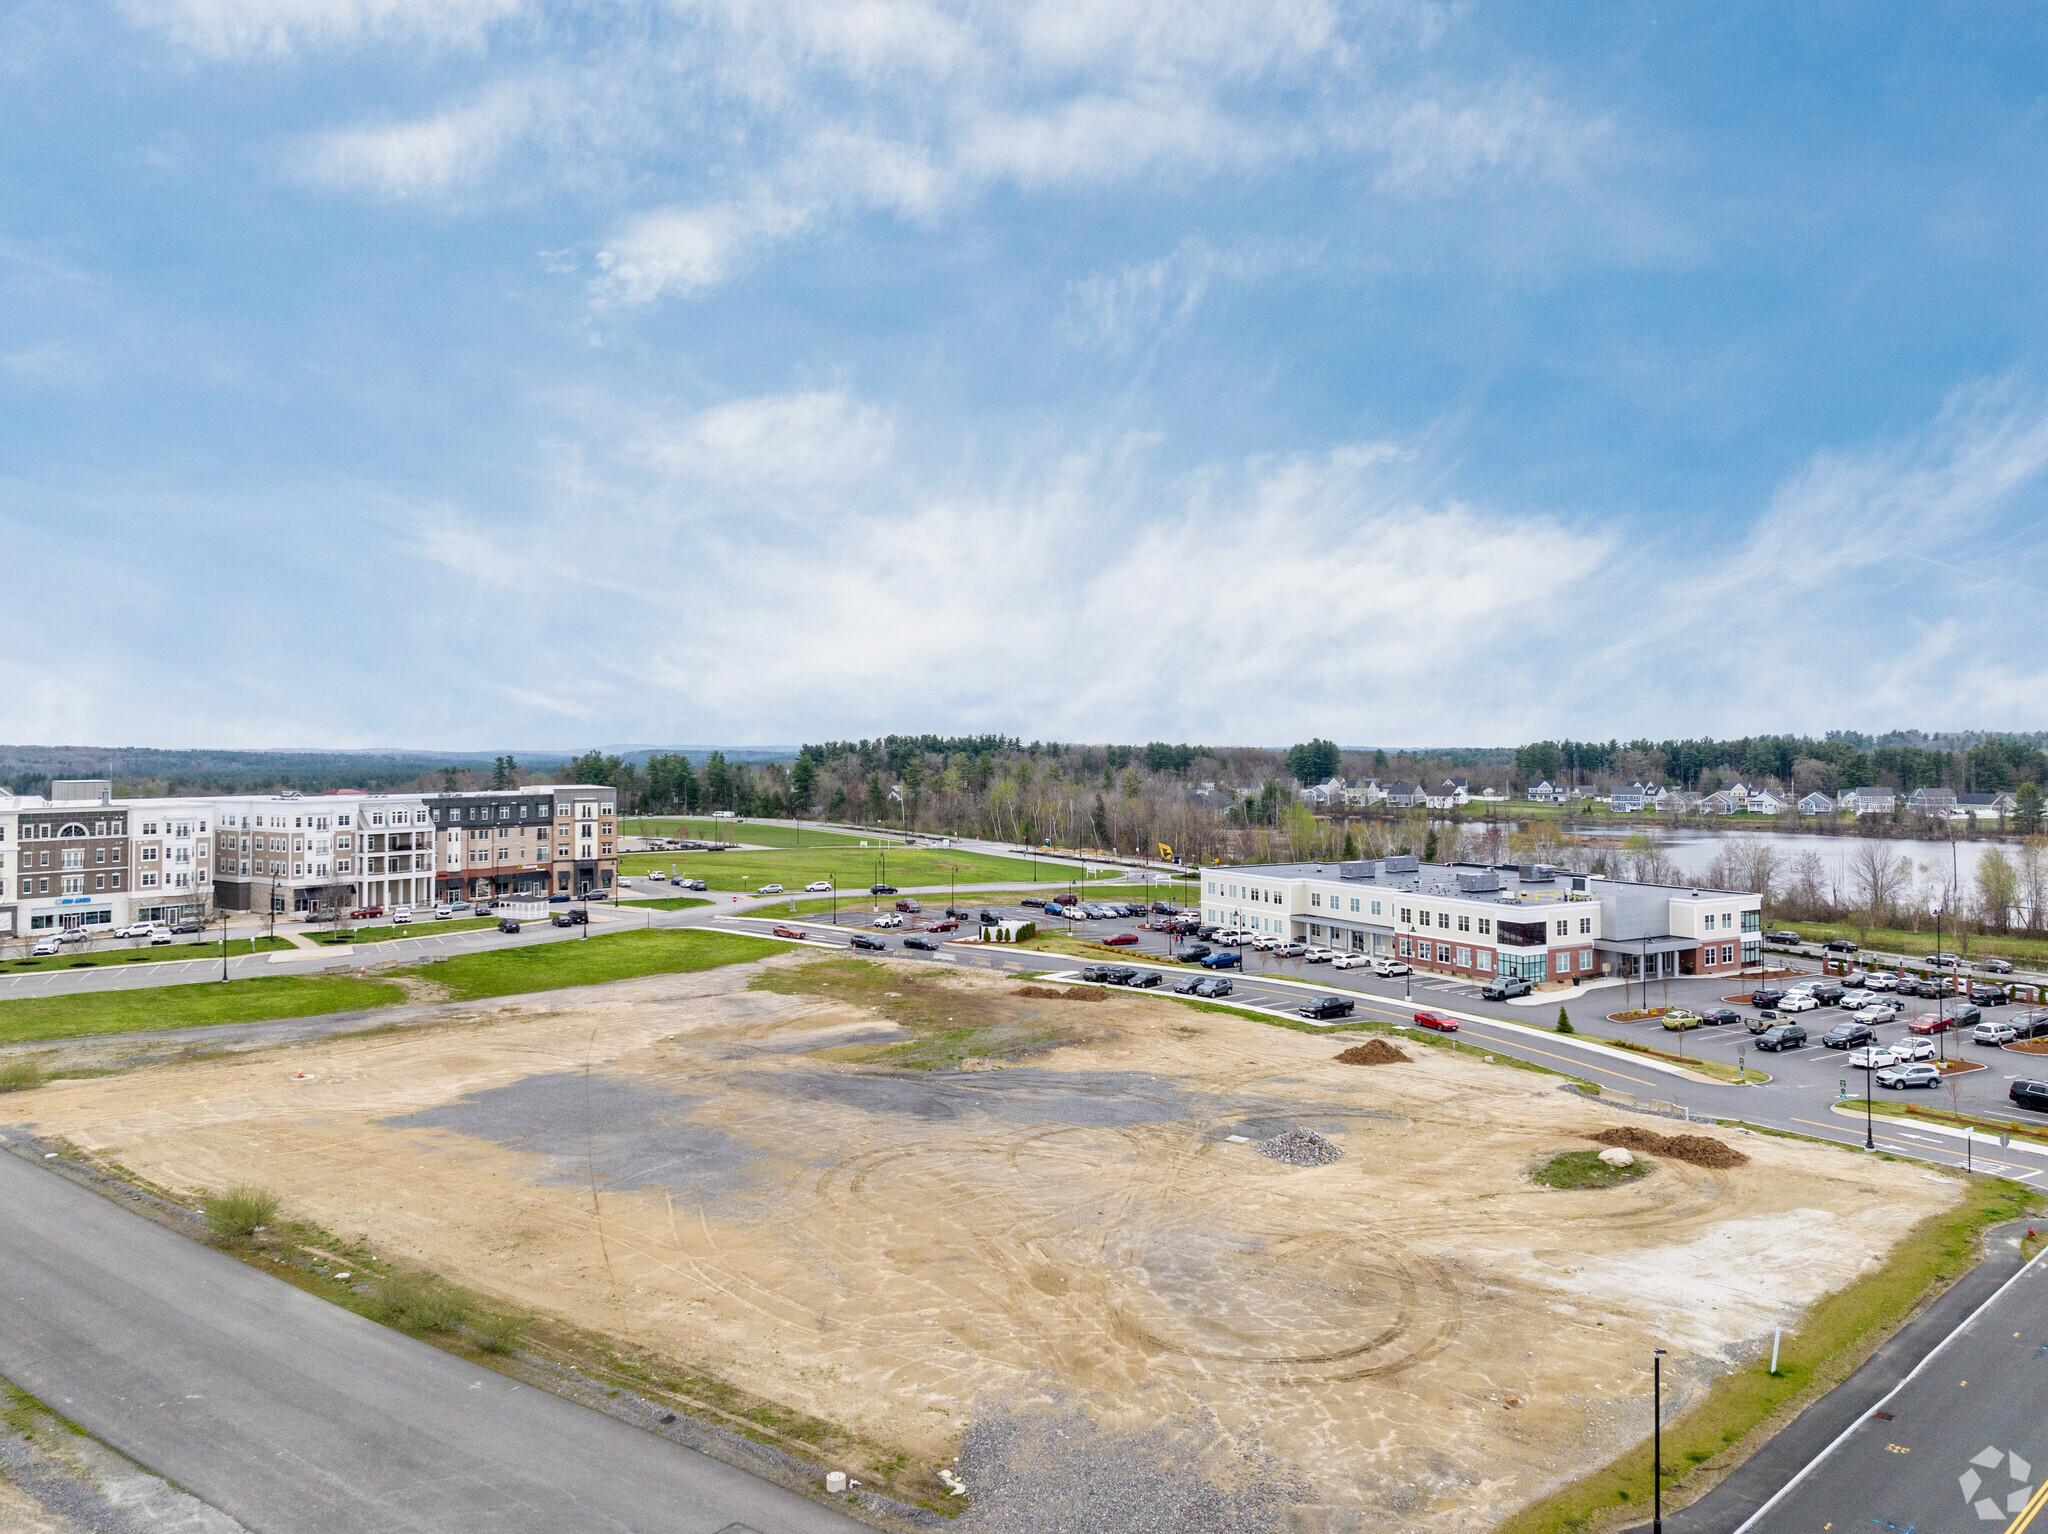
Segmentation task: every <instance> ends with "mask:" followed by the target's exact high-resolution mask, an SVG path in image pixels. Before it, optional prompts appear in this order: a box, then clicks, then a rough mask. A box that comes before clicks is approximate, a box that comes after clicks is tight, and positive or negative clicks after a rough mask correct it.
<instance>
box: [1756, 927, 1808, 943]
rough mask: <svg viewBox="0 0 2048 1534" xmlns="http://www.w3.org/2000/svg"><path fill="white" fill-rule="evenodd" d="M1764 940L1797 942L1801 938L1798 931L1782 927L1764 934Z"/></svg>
mask: <svg viewBox="0 0 2048 1534" xmlns="http://www.w3.org/2000/svg"><path fill="white" fill-rule="evenodd" d="M1764 941H1765V942H1766V943H1797V942H1799V941H1801V939H1800V936H1799V934H1798V933H1796V932H1793V931H1791V930H1789V929H1788V928H1784V927H1780V928H1779V929H1778V930H1777V931H1776V932H1766V933H1765V934H1764Z"/></svg>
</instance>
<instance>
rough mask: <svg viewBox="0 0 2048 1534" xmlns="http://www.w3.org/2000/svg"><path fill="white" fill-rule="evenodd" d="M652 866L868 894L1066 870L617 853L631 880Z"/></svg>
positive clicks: (896, 858)
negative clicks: (874, 887) (875, 889)
mask: <svg viewBox="0 0 2048 1534" xmlns="http://www.w3.org/2000/svg"><path fill="white" fill-rule="evenodd" d="M884 853H886V857H884V856H883V854H884ZM657 870H658V871H659V872H661V873H668V872H669V871H670V870H674V871H675V872H676V873H678V874H681V875H683V876H684V877H686V878H697V879H702V880H704V881H705V882H706V883H707V884H709V885H710V886H711V887H712V888H713V889H715V890H738V891H742V892H744V891H746V890H750V889H753V888H754V887H755V886H757V885H761V884H782V885H787V886H788V887H789V888H790V889H792V890H801V889H802V888H803V887H804V886H805V885H806V884H809V883H810V882H811V881H812V880H814V879H830V880H831V881H832V882H833V883H834V884H836V885H838V886H839V889H840V891H841V892H842V893H844V892H845V891H847V890H859V891H861V892H863V893H865V892H866V890H867V887H868V886H869V885H870V884H876V883H887V884H893V885H896V886H897V887H898V888H899V889H909V888H911V887H912V886H915V885H930V884H939V885H943V884H945V883H946V882H947V881H948V880H958V881H959V882H960V883H962V884H996V883H1004V884H1009V883H1019V882H1021V883H1023V884H1027V885H1028V884H1031V883H1034V882H1035V883H1037V884H1039V885H1041V886H1043V887H1045V888H1048V889H1055V888H1057V889H1064V888H1065V887H1066V884H1067V877H1068V872H1069V871H1068V870H1067V869H1065V868H1062V867H1058V866H1056V865H1054V864H1050V863H1041V864H1039V865H1038V868H1037V873H1038V878H1037V879H1036V880H1035V881H1034V880H1033V878H1032V865H1031V861H1030V859H1028V858H1003V857H992V856H990V855H989V854H987V853H981V852H953V851H949V850H947V849H944V848H933V847H913V848H905V847H889V848H877V847H860V846H854V847H819V848H817V849H815V850H813V849H812V848H811V847H810V845H809V844H808V843H807V844H806V845H805V846H804V847H802V848H801V849H798V850H791V851H776V852H636V853H633V854H630V855H629V856H626V857H622V858H620V859H619V872H620V873H622V874H624V875H626V876H627V877H628V878H631V877H634V876H635V875H638V874H644V873H652V872H655V871H657ZM1076 872H1078V870H1076ZM1094 876H1095V877H1096V878H1104V877H1110V875H1108V874H1106V873H1104V872H1102V871H1096V873H1095V875H1094Z"/></svg>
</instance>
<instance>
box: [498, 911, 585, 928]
mask: <svg viewBox="0 0 2048 1534" xmlns="http://www.w3.org/2000/svg"><path fill="white" fill-rule="evenodd" d="M508 919H509V918H508ZM548 920H549V921H551V922H553V923H554V924H555V925H556V926H557V927H573V926H575V925H576V922H575V918H574V915H573V913H571V912H568V911H555V912H552V913H550V915H549V916H548Z"/></svg>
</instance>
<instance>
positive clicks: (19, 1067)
mask: <svg viewBox="0 0 2048 1534" xmlns="http://www.w3.org/2000/svg"><path fill="white" fill-rule="evenodd" d="M42 1084H43V1073H42V1071H41V1069H40V1068H38V1067H37V1065H36V1063H35V1062H34V1061H33V1060H17V1061H15V1062H14V1064H12V1065H9V1066H5V1067H0V1092H27V1091H30V1090H31V1089H33V1088H35V1087H39V1086H41V1085H42Z"/></svg>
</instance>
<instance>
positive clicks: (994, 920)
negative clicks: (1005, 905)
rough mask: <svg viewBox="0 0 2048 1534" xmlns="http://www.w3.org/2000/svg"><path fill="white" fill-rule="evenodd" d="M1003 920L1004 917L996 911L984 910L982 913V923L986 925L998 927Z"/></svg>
mask: <svg viewBox="0 0 2048 1534" xmlns="http://www.w3.org/2000/svg"><path fill="white" fill-rule="evenodd" d="M1002 921H1003V918H1002V917H1001V916H1000V915H999V914H998V913H996V912H994V911H983V912H982V913H981V924H982V925H983V926H984V927H998V926H1001V925H1002Z"/></svg>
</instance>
